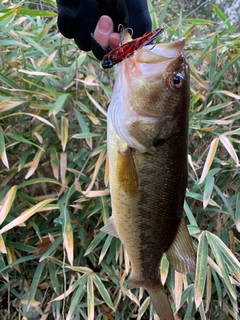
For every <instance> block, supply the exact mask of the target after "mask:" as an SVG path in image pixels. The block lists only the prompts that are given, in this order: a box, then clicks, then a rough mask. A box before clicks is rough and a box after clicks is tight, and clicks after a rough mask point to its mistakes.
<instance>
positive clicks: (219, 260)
mask: <svg viewBox="0 0 240 320" xmlns="http://www.w3.org/2000/svg"><path fill="white" fill-rule="evenodd" d="M206 236H207V239H208V243H209V245H210V246H211V249H212V252H213V254H214V256H215V259H216V261H217V264H218V266H219V268H220V270H221V272H222V276H223V280H224V284H225V286H226V288H227V289H228V291H229V293H230V294H231V296H232V297H233V299H237V294H236V291H235V289H234V287H233V285H232V283H231V281H230V278H229V274H228V272H227V268H226V264H225V261H224V260H225V259H224V257H223V255H222V252H221V250H219V249H218V245H217V243H218V242H219V241H220V239H219V238H218V237H216V236H214V235H213V234H211V233H210V232H207V233H206Z"/></svg>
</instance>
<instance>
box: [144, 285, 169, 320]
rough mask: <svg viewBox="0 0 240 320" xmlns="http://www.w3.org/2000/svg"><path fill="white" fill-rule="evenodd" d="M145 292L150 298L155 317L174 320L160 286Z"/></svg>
mask: <svg viewBox="0 0 240 320" xmlns="http://www.w3.org/2000/svg"><path fill="white" fill-rule="evenodd" d="M147 292H148V294H149V296H150V298H151V301H152V304H153V307H154V309H155V311H156V313H157V315H158V316H159V317H160V318H162V319H164V320H174V317H173V312H172V308H171V306H170V303H169V301H168V298H167V295H166V293H165V292H164V289H163V286H162V285H161V284H160V285H159V286H158V287H157V288H154V289H148V288H147Z"/></svg>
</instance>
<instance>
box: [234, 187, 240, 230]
mask: <svg viewBox="0 0 240 320" xmlns="http://www.w3.org/2000/svg"><path fill="white" fill-rule="evenodd" d="M235 223H236V227H237V230H238V232H240V192H238V194H237V197H236V209H235Z"/></svg>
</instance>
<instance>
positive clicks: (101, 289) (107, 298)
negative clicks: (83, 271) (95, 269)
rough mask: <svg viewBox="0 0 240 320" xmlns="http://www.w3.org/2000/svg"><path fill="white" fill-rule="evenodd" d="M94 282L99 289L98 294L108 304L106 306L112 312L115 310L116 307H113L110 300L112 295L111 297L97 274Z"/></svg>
mask: <svg viewBox="0 0 240 320" xmlns="http://www.w3.org/2000/svg"><path fill="white" fill-rule="evenodd" d="M93 282H94V284H95V286H96V287H97V289H98V292H99V293H100V295H101V296H102V297H103V299H104V301H105V302H106V304H107V305H108V306H109V307H110V308H111V309H112V310H114V306H113V303H112V300H111V298H110V295H109V293H108V291H107V290H106V288H105V286H104V284H103V283H102V281H101V280H100V278H99V277H98V276H97V275H96V274H93Z"/></svg>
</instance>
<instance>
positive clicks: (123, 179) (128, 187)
mask: <svg viewBox="0 0 240 320" xmlns="http://www.w3.org/2000/svg"><path fill="white" fill-rule="evenodd" d="M117 180H118V183H119V186H120V187H121V188H122V189H123V191H124V192H125V193H126V194H127V195H128V196H130V197H133V196H134V195H135V194H136V192H137V189H138V175H137V170H136V166H135V162H134V160H133V155H132V150H131V148H128V149H127V150H126V151H124V152H119V153H118V161H117Z"/></svg>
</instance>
